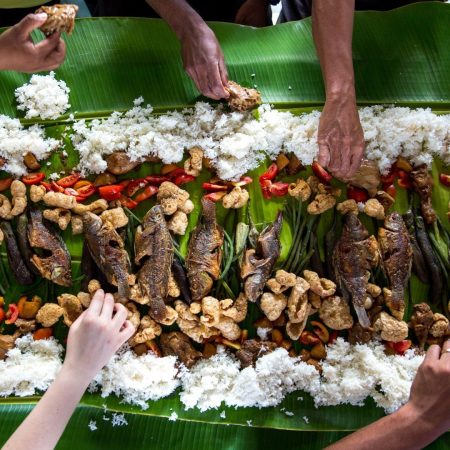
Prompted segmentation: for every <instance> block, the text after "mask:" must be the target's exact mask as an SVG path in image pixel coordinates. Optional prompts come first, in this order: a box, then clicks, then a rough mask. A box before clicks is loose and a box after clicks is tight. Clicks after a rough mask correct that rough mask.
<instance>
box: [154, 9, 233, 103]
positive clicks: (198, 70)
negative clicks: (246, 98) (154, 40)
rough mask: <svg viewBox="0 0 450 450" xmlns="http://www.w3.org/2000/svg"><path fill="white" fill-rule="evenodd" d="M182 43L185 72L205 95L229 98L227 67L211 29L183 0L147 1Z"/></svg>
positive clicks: (213, 97) (215, 97)
mask: <svg viewBox="0 0 450 450" xmlns="http://www.w3.org/2000/svg"><path fill="white" fill-rule="evenodd" d="M147 3H148V4H149V5H150V6H151V7H152V8H153V9H154V10H155V11H156V12H157V13H158V14H159V15H160V16H161V17H162V18H163V19H164V20H165V21H166V22H167V23H168V24H169V26H170V27H171V28H172V30H173V31H174V32H175V34H176V35H177V37H178V39H179V40H180V42H181V54H182V58H183V64H184V68H185V70H186V72H187V73H188V75H189V76H190V77H191V78H192V80H193V81H194V83H195V85H196V86H197V89H198V90H199V91H200V92H201V93H202V94H203V95H205V96H206V97H209V98H212V99H215V100H219V99H221V98H228V97H229V93H228V92H227V91H226V89H225V87H226V86H227V85H228V75H227V69H226V67H225V61H224V57H223V53H222V50H221V48H220V44H219V42H218V40H217V38H216V36H215V34H214V32H213V31H212V30H211V29H210V28H209V27H208V25H207V24H206V23H205V21H204V20H203V19H202V18H201V17H200V15H199V14H197V12H196V11H195V10H194V9H193V8H192V7H191V6H190V5H189V4H188V3H187V2H186V1H185V0H147Z"/></svg>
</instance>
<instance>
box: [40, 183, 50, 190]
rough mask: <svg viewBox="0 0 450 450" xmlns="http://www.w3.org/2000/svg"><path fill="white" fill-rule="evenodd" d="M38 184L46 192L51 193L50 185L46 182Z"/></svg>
mask: <svg viewBox="0 0 450 450" xmlns="http://www.w3.org/2000/svg"><path fill="white" fill-rule="evenodd" d="M40 184H41V186H44V187H45V189H46V190H47V191H51V190H52V185H51V183H47V182H46V181H41V183H40Z"/></svg>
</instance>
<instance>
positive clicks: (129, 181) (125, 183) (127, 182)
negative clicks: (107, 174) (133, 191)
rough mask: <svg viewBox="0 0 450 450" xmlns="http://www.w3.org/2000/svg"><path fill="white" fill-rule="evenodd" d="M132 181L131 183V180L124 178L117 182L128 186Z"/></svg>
mask: <svg viewBox="0 0 450 450" xmlns="http://www.w3.org/2000/svg"><path fill="white" fill-rule="evenodd" d="M130 183H131V180H122V181H121V182H120V183H117V184H118V185H120V186H123V187H124V188H126V187H127V186H128V185H129V184H130Z"/></svg>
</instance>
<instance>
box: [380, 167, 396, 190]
mask: <svg viewBox="0 0 450 450" xmlns="http://www.w3.org/2000/svg"><path fill="white" fill-rule="evenodd" d="M396 175H397V174H396V170H395V167H392V168H391V170H390V171H389V173H387V174H386V175H381V182H382V183H383V185H384V184H387V185H388V186H390V185H391V184H393V183H394V181H395V177H396Z"/></svg>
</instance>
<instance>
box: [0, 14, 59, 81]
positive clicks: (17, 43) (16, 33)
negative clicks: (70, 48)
mask: <svg viewBox="0 0 450 450" xmlns="http://www.w3.org/2000/svg"><path fill="white" fill-rule="evenodd" d="M46 21H47V14H29V15H28V16H26V17H25V18H24V19H23V20H21V21H20V22H19V23H18V24H17V25H14V26H13V27H11V28H10V29H9V30H7V31H5V32H4V33H3V34H2V35H0V70H15V71H17V72H27V73H32V72H42V71H47V70H53V69H56V68H57V67H59V66H60V65H61V64H62V63H63V62H64V58H65V56H66V46H65V43H64V41H63V40H62V39H61V35H60V33H54V34H52V35H51V36H49V37H47V38H46V39H44V40H43V41H41V42H39V43H38V44H35V43H34V42H33V41H32V39H31V36H30V34H31V32H32V31H33V30H35V29H36V28H39V27H41V26H43V25H44V24H45V23H46Z"/></svg>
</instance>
